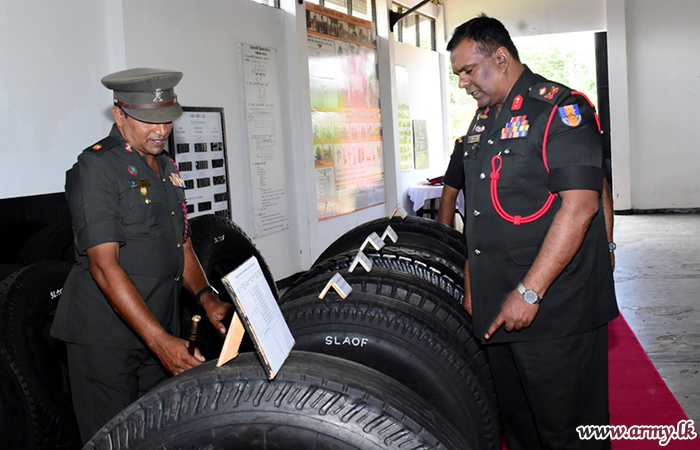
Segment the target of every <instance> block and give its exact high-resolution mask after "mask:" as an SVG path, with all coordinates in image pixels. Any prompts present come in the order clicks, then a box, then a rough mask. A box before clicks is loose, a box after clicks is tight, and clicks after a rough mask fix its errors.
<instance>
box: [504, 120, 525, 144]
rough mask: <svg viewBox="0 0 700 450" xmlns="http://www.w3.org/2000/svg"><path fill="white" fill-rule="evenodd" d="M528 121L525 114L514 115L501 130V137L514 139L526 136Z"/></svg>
mask: <svg viewBox="0 0 700 450" xmlns="http://www.w3.org/2000/svg"><path fill="white" fill-rule="evenodd" d="M529 129H530V123H529V122H528V121H527V116H515V117H513V118H512V119H510V122H508V123H507V124H506V126H505V127H503V129H502V130H501V139H514V138H521V137H525V136H527V131H528V130H529Z"/></svg>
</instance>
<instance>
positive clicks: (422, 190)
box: [408, 184, 464, 219]
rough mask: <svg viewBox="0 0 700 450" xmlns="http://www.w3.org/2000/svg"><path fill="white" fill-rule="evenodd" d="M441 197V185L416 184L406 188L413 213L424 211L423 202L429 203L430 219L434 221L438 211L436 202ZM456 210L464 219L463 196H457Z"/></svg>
mask: <svg viewBox="0 0 700 450" xmlns="http://www.w3.org/2000/svg"><path fill="white" fill-rule="evenodd" d="M441 196H442V185H429V184H428V185H425V184H417V185H415V186H411V187H409V188H408V198H409V199H410V200H411V201H412V202H413V212H415V213H418V211H419V210H421V209H424V206H425V202H426V201H430V205H429V211H430V217H431V218H432V219H435V218H436V217H437V211H438V207H439V206H438V200H439V199H440V197H441ZM456 206H457V210H458V211H459V213H460V214H461V215H462V217H464V195H463V194H462V193H460V194H459V195H458V196H457V204H456Z"/></svg>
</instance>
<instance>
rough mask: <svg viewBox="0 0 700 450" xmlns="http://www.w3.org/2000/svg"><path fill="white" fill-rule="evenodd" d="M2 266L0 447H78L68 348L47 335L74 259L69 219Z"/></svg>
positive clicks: (38, 236) (33, 238) (35, 236)
mask: <svg viewBox="0 0 700 450" xmlns="http://www.w3.org/2000/svg"><path fill="white" fill-rule="evenodd" d="M14 261H15V263H13V264H2V265H0V448H3V449H13V450H14V449H30V450H49V449H51V450H54V449H66V450H69V449H70V450H72V449H75V448H80V437H79V434H78V429H77V425H76V422H75V418H74V413H73V408H72V403H71V397H70V388H69V385H68V372H67V366H66V363H65V361H66V356H65V348H64V347H63V345H62V343H61V342H60V341H56V340H55V339H53V338H52V337H51V336H50V335H49V330H50V328H51V323H52V321H53V316H54V313H55V311H56V306H57V304H58V300H59V299H60V297H61V292H62V289H63V284H64V282H65V280H66V277H67V276H68V272H69V271H70V269H71V266H72V264H73V263H74V262H75V259H74V255H73V233H72V231H71V224H70V222H57V223H54V224H52V225H50V226H47V227H45V228H43V229H41V230H39V231H38V232H36V233H35V234H33V235H31V236H30V237H29V238H28V239H26V240H25V241H24V242H23V244H22V245H21V246H20V247H19V252H18V253H17V255H15V257H14Z"/></svg>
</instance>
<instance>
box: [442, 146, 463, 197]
mask: <svg viewBox="0 0 700 450" xmlns="http://www.w3.org/2000/svg"><path fill="white" fill-rule="evenodd" d="M463 152H464V136H462V137H461V138H458V139H455V146H454V149H453V150H452V155H451V156H450V162H449V163H448V164H447V170H446V171H445V177H444V178H443V182H444V183H445V185H446V186H450V187H452V188H455V189H457V190H458V191H459V190H461V189H462V188H463V187H464V171H463V170H462V154H463Z"/></svg>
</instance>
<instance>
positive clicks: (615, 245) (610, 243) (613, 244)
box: [608, 241, 617, 253]
mask: <svg viewBox="0 0 700 450" xmlns="http://www.w3.org/2000/svg"><path fill="white" fill-rule="evenodd" d="M616 248H617V244H615V243H614V242H613V241H610V242H608V250H610V252H611V253H612V252H614V251H615V249H616Z"/></svg>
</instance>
